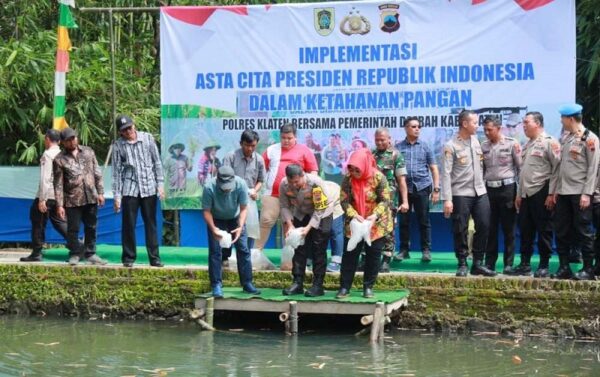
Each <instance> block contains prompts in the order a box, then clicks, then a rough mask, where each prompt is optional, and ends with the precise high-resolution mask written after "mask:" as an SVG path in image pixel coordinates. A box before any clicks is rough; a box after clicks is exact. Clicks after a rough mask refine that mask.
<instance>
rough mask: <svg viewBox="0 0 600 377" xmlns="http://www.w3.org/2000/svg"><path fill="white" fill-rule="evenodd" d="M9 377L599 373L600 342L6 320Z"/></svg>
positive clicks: (4, 367) (1, 347) (1, 323)
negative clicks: (381, 337) (374, 339)
mask: <svg viewBox="0 0 600 377" xmlns="http://www.w3.org/2000/svg"><path fill="white" fill-rule="evenodd" d="M0 334H1V338H0V375H1V376H320V375H323V376H344V377H349V376H360V375H382V376H509V375H517V376H518V375H524V376H531V375H538V376H560V375H565V376H600V343H596V342H576V341H572V340H547V339H546V340H544V339H523V340H520V341H515V340H513V339H507V338H498V337H456V336H438V335H431V334H419V333H406V332H398V331H395V332H392V333H391V334H388V337H386V339H385V341H384V342H383V344H380V345H377V346H373V347H371V346H369V345H368V343H367V338H366V337H361V338H357V337H355V336H354V335H351V334H339V333H336V334H317V333H315V332H312V333H308V334H300V335H299V336H297V337H286V336H285V335H284V334H282V333H279V332H256V331H231V332H226V331H219V332H216V333H209V332H200V331H199V330H198V328H197V327H196V326H195V325H192V324H188V323H176V324H174V323H168V322H106V321H77V320H68V319H38V318H14V317H0Z"/></svg>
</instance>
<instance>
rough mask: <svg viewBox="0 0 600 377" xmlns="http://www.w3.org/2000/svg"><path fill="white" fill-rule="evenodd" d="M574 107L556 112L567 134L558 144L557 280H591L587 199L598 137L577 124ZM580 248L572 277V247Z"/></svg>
mask: <svg viewBox="0 0 600 377" xmlns="http://www.w3.org/2000/svg"><path fill="white" fill-rule="evenodd" d="M582 110H583V108H582V107H581V105H578V104H568V105H563V106H561V107H560V108H559V110H558V111H559V113H560V115H561V117H560V122H561V123H562V125H563V127H564V130H565V131H567V132H568V134H567V135H566V136H565V137H564V139H563V140H562V146H561V158H560V166H559V168H558V172H557V177H558V178H557V183H556V191H555V192H554V194H555V196H556V210H555V213H554V218H555V219H556V224H555V227H556V229H555V232H556V251H557V253H558V256H559V260H560V267H559V269H558V271H557V272H556V274H555V276H554V277H556V278H558V279H570V278H573V277H574V278H575V279H577V280H595V279H596V278H595V276H594V269H593V263H594V248H593V242H594V241H593V230H592V207H591V206H590V203H591V198H592V196H593V194H594V189H595V187H596V183H597V182H596V180H597V177H598V162H599V161H600V154H599V152H598V147H599V146H598V137H597V136H596V135H595V134H594V133H593V132H592V131H590V130H589V129H587V128H585V126H584V125H583V124H582V123H581V111H582ZM574 244H576V245H579V246H581V253H582V255H583V268H582V269H581V270H580V271H579V272H577V273H576V274H575V276H573V273H572V272H571V268H570V267H569V252H570V249H571V246H572V245H574Z"/></svg>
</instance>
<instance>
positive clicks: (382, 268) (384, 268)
mask: <svg viewBox="0 0 600 377" xmlns="http://www.w3.org/2000/svg"><path fill="white" fill-rule="evenodd" d="M379 272H381V273H383V274H386V273H388V272H390V263H389V262H388V261H386V260H384V261H383V262H381V266H380V267H379Z"/></svg>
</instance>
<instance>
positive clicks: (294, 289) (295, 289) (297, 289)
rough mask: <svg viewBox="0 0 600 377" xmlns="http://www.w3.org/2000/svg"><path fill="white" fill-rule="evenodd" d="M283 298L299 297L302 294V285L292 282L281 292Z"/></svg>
mask: <svg viewBox="0 0 600 377" xmlns="http://www.w3.org/2000/svg"><path fill="white" fill-rule="evenodd" d="M282 293H283V294H284V296H291V295H301V294H303V293H304V284H302V283H300V282H297V281H294V282H293V283H292V285H290V286H289V287H288V288H286V289H284V290H283V291H282Z"/></svg>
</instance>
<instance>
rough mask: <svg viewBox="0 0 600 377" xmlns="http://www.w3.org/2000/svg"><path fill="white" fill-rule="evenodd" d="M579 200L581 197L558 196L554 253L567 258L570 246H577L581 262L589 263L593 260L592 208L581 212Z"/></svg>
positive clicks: (555, 212) (555, 211)
mask: <svg viewBox="0 0 600 377" xmlns="http://www.w3.org/2000/svg"><path fill="white" fill-rule="evenodd" d="M580 198H581V195H558V199H557V200H556V208H555V210H554V214H555V215H554V220H555V224H554V226H555V234H556V252H557V253H558V255H559V256H561V257H565V256H566V257H567V258H568V256H569V253H570V252H571V247H572V245H578V246H580V247H581V255H582V256H583V260H584V261H585V260H588V261H591V260H592V259H594V248H593V243H594V240H593V238H592V235H593V231H592V216H593V214H592V206H591V205H590V206H589V207H587V208H586V209H584V210H581V209H580V208H579V200H580Z"/></svg>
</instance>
